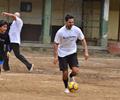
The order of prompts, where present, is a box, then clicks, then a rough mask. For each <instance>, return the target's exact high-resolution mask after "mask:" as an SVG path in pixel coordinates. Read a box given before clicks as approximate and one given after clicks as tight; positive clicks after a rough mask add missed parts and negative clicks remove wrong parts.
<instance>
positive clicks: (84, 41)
mask: <svg viewBox="0 0 120 100" xmlns="http://www.w3.org/2000/svg"><path fill="white" fill-rule="evenodd" d="M82 46H83V48H84V57H85V60H87V59H88V57H89V54H88V47H87V43H86V40H85V39H83V40H82Z"/></svg>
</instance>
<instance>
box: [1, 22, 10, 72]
mask: <svg viewBox="0 0 120 100" xmlns="http://www.w3.org/2000/svg"><path fill="white" fill-rule="evenodd" d="M7 28H8V23H7V22H6V21H4V20H0V72H1V67H2V65H3V63H4V55H5V48H4V47H5V45H6V51H7V52H8V51H9V50H8V49H9V46H8V45H9V37H8V35H7V34H5V33H6V31H7Z"/></svg>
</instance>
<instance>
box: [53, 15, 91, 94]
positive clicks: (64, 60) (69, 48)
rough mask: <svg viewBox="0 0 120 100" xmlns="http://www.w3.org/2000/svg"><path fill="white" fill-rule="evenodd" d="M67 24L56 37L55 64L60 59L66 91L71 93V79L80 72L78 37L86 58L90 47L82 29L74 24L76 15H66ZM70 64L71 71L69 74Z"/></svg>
mask: <svg viewBox="0 0 120 100" xmlns="http://www.w3.org/2000/svg"><path fill="white" fill-rule="evenodd" d="M65 21H66V24H65V25H64V26H63V27H62V28H60V29H59V30H58V31H57V33H56V36H55V39H54V42H55V43H54V64H56V63H57V61H58V60H59V68H60V71H62V79H63V82H64V85H65V91H64V92H65V93H69V89H68V79H69V81H75V80H74V76H76V75H77V73H78V72H79V65H78V59H77V44H76V41H77V39H79V40H81V41H82V45H83V47H84V57H85V60H87V59H88V56H89V55H88V49H87V44H86V40H85V37H84V35H83V33H82V31H81V30H80V29H79V28H78V27H77V26H75V25H74V17H73V16H71V15H66V17H65ZM68 65H69V67H70V69H71V73H70V74H69V75H68Z"/></svg>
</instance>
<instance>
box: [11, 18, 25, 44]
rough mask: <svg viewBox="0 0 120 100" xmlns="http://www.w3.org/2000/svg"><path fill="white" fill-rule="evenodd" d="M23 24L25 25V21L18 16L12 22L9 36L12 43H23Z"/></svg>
mask: <svg viewBox="0 0 120 100" xmlns="http://www.w3.org/2000/svg"><path fill="white" fill-rule="evenodd" d="M22 26H23V21H22V20H21V19H20V18H19V17H17V16H16V20H14V21H13V22H12V24H11V26H10V30H9V37H10V42H11V43H18V44H20V43H21V39H20V33H21V29H22Z"/></svg>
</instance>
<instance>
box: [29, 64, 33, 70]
mask: <svg viewBox="0 0 120 100" xmlns="http://www.w3.org/2000/svg"><path fill="white" fill-rule="evenodd" d="M33 66H34V64H31V66H30V67H28V70H29V72H32V71H33Z"/></svg>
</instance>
